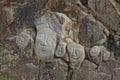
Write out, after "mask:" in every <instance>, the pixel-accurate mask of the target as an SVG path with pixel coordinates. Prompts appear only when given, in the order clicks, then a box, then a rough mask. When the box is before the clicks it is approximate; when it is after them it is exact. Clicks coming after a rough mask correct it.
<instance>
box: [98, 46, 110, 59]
mask: <svg viewBox="0 0 120 80" xmlns="http://www.w3.org/2000/svg"><path fill="white" fill-rule="evenodd" d="M100 48H101V54H102V57H103V58H102V59H103V60H104V61H107V60H109V59H110V57H111V53H110V52H109V51H108V50H107V49H106V48H105V47H104V46H100Z"/></svg>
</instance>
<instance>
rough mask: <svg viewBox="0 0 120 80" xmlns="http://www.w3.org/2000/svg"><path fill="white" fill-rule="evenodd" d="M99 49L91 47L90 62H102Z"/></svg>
mask: <svg viewBox="0 0 120 80" xmlns="http://www.w3.org/2000/svg"><path fill="white" fill-rule="evenodd" d="M100 51H101V49H100V47H99V46H93V47H92V48H91V50H90V60H91V61H92V62H94V63H96V64H100V63H101V62H102V55H101V53H100Z"/></svg>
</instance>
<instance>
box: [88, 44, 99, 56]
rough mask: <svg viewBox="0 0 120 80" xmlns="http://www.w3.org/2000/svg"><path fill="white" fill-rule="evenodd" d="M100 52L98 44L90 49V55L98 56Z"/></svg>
mask: <svg viewBox="0 0 120 80" xmlns="http://www.w3.org/2000/svg"><path fill="white" fill-rule="evenodd" d="M99 54H100V48H99V47H98V46H94V47H92V49H91V50H90V55H91V56H92V57H97V56H98V55H99Z"/></svg>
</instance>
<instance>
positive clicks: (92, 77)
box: [89, 71, 112, 80]
mask: <svg viewBox="0 0 120 80" xmlns="http://www.w3.org/2000/svg"><path fill="white" fill-rule="evenodd" d="M111 78H112V76H111V75H108V74H105V73H103V72H95V71H91V72H90V74H89V80H111Z"/></svg>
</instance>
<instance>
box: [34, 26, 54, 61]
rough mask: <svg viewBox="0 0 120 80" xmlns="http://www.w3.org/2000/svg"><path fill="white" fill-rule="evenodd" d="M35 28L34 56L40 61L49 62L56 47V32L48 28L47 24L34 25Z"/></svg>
mask: <svg viewBox="0 0 120 80" xmlns="http://www.w3.org/2000/svg"><path fill="white" fill-rule="evenodd" d="M36 28H37V36H36V43H35V53H36V56H37V57H38V58H40V59H41V60H42V61H45V62H50V61H51V60H52V59H53V57H54V52H55V48H56V33H55V32H54V31H52V30H51V29H50V28H49V25H48V24H41V25H36Z"/></svg>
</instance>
